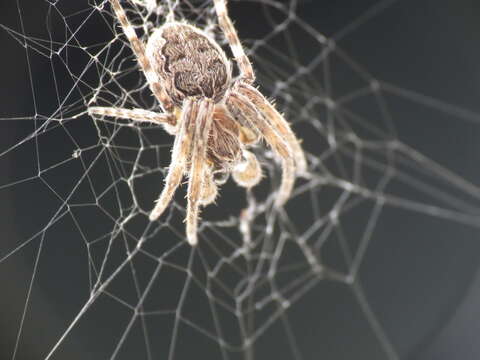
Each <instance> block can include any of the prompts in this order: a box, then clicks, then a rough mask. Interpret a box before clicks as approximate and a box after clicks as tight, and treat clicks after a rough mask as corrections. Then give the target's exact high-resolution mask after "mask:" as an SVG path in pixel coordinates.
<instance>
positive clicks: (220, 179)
mask: <svg viewBox="0 0 480 360" xmlns="http://www.w3.org/2000/svg"><path fill="white" fill-rule="evenodd" d="M229 176H230V174H229V173H228V172H225V171H216V172H215V173H214V174H213V181H215V184H217V185H223V184H225V183H226V182H227V180H228V177H229Z"/></svg>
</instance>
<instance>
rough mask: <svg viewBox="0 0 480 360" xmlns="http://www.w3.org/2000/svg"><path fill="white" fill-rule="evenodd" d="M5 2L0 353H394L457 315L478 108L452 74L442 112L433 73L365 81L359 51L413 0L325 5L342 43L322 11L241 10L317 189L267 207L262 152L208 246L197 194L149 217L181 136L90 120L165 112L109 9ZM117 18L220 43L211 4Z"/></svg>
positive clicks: (275, 168)
mask: <svg viewBox="0 0 480 360" xmlns="http://www.w3.org/2000/svg"><path fill="white" fill-rule="evenodd" d="M8 3H9V4H8V5H5V7H6V12H5V13H6V14H11V15H12V16H10V17H5V20H4V21H3V20H2V22H3V25H1V26H2V29H3V35H4V40H2V42H3V43H5V44H6V46H8V49H9V50H10V51H9V52H5V53H4V59H3V61H4V62H5V66H3V67H2V74H4V76H5V82H4V83H3V84H2V91H3V93H2V95H3V96H2V99H12V101H5V103H4V104H3V105H2V107H1V111H2V113H1V114H0V116H1V121H0V126H1V128H2V131H1V134H0V137H1V139H2V140H1V143H0V168H1V169H2V174H3V175H2V177H1V183H0V196H1V204H2V206H1V209H2V214H3V216H2V220H1V226H2V229H3V231H2V232H3V233H4V234H6V236H4V240H3V241H2V242H1V245H0V279H1V284H2V288H3V289H4V294H3V295H2V299H1V300H0V301H1V309H2V310H1V311H2V322H1V324H2V327H5V329H6V330H5V331H4V333H6V334H7V335H6V336H5V339H4V340H2V342H3V344H2V345H4V346H2V348H4V349H6V350H2V351H3V353H2V356H3V358H9V359H27V358H34V359H40V358H41V359H64V358H68V359H75V358H79V359H80V358H81V359H85V358H91V359H131V358H134V359H185V358H189V359H190V358H192V357H194V356H197V357H201V358H206V359H237V358H238V359H249V360H253V359H256V358H273V357H275V358H278V359H317V358H319V357H321V356H322V355H323V356H326V358H329V359H337V358H339V359H340V358H353V357H355V358H358V357H359V356H358V354H361V355H360V357H361V358H372V359H373V358H378V359H398V358H401V357H404V356H407V355H408V354H411V353H412V349H415V348H418V346H420V345H421V344H422V343H424V342H425V341H428V339H429V338H431V337H432V336H434V335H435V333H436V331H438V329H439V328H440V327H441V324H442V321H444V320H445V318H446V317H448V316H447V315H446V314H447V313H448V314H451V311H452V310H451V309H452V308H453V309H454V308H455V306H456V304H457V302H458V301H459V295H458V294H463V292H464V291H465V289H466V288H467V286H468V284H469V283H470V281H471V278H472V276H473V274H474V273H475V270H476V267H477V264H478V256H477V255H475V254H476V253H478V250H480V249H479V245H478V244H477V242H476V241H472V240H476V234H478V232H477V231H478V227H479V224H480V211H479V205H480V202H479V197H480V189H479V188H478V187H477V186H476V185H475V184H474V183H473V182H474V180H475V175H476V174H475V173H474V172H473V170H472V168H474V165H473V164H474V162H472V161H469V160H468V159H470V160H472V159H477V155H476V154H475V153H472V152H473V150H472V149H473V148H472V146H471V145H473V143H474V141H473V140H472V139H474V138H475V136H474V135H475V134H477V135H478V134H480V127H479V126H478V123H479V121H480V115H478V114H477V113H474V112H471V111H469V110H468V108H474V106H473V105H472V104H474V102H472V104H469V103H468V98H467V99H465V98H463V99H464V101H465V102H461V101H460V100H459V101H457V99H456V97H455V93H456V92H457V91H456V89H455V86H456V85H454V84H456V83H455V80H454V75H453V74H444V76H445V77H447V78H446V79H442V82H443V83H444V84H445V83H449V84H451V86H450V88H453V89H454V91H453V92H451V93H448V92H445V93H442V92H439V93H438V95H439V98H443V99H442V100H437V99H436V98H434V97H430V96H426V95H423V92H422V91H421V89H422V88H423V86H424V85H423V84H425V83H426V82H427V80H428V79H425V78H426V76H424V77H422V76H419V74H425V72H427V71H428V70H431V71H434V69H429V68H427V67H424V68H423V70H420V71H423V73H422V72H420V73H416V74H415V75H413V77H415V79H416V81H413V80H412V81H410V80H408V81H407V80H405V83H407V84H408V83H409V82H410V83H411V84H412V85H413V87H414V88H416V89H419V91H418V92H417V91H412V90H408V89H407V88H405V87H403V86H402V85H401V84H404V82H402V76H403V75H401V76H399V77H397V78H395V76H392V77H393V79H397V82H395V81H394V82H390V81H386V80H384V78H390V77H389V74H391V73H395V72H400V73H402V72H404V73H407V72H408V66H404V67H401V68H398V67H396V65H395V63H394V62H393V61H392V63H391V64H390V65H391V66H386V65H385V64H384V63H382V65H381V66H380V65H379V62H376V63H375V62H374V63H373V64H376V65H374V67H373V71H371V70H370V68H369V67H368V66H364V65H363V64H362V61H360V60H356V57H355V52H356V51H357V52H358V55H359V57H362V58H363V59H364V60H365V62H367V63H368V61H369V59H370V60H371V58H372V56H373V55H374V54H375V53H376V52H381V51H380V50H378V49H375V48H374V45H371V46H370V48H367V50H366V51H362V50H361V48H360V47H361V46H367V47H368V46H369V45H368V41H372V40H371V38H368V36H369V34H370V35H371V34H372V33H376V34H378V28H381V27H382V26H383V27H384V28H388V21H387V20H378V19H382V17H383V16H385V17H386V18H387V19H388V16H393V17H394V16H398V17H401V16H402V11H405V4H406V5H407V6H408V1H404V2H400V3H403V5H401V4H398V3H397V2H395V1H379V2H368V1H366V2H362V4H357V5H356V7H355V6H352V7H351V8H349V9H346V8H345V9H341V10H338V9H337V8H336V7H335V6H334V5H325V6H326V9H325V11H326V12H328V11H330V12H332V13H335V11H337V12H339V11H341V13H342V15H345V17H344V18H343V17H342V18H341V19H342V21H343V23H342V26H341V27H339V28H335V25H334V24H331V23H328V22H327V21H325V20H319V23H320V24H321V22H322V21H324V23H323V25H324V26H325V28H331V29H334V28H335V29H334V30H332V31H331V32H328V31H325V32H321V29H322V28H321V27H320V25H318V24H317V23H316V22H315V16H317V15H316V13H309V11H312V10H310V9H313V8H315V9H318V7H315V5H316V4H314V3H313V2H310V3H309V2H301V1H296V0H290V1H284V2H283V1H270V0H252V1H241V2H240V1H233V0H232V1H231V3H230V6H229V7H230V13H231V16H232V18H233V19H234V20H235V22H236V25H237V27H238V29H239V32H240V36H241V38H242V39H243V43H244V45H245V46H246V48H247V49H248V51H249V57H250V59H251V60H252V62H253V63H254V65H255V69H256V73H257V76H258V84H259V86H260V89H261V90H262V92H263V93H264V94H266V95H268V96H270V97H272V98H274V99H275V101H276V106H277V107H278V109H280V110H281V111H282V112H283V113H284V114H285V117H286V118H287V119H288V120H289V121H290V122H291V123H292V126H293V128H294V130H295V132H296V133H297V134H298V136H299V137H300V138H301V139H302V140H303V146H304V149H305V151H306V153H307V157H308V162H309V176H308V177H307V178H303V179H299V180H298V181H297V183H296V187H295V191H294V195H293V197H292V199H291V200H290V201H289V202H288V203H287V205H286V206H285V207H284V208H283V209H280V210H276V209H274V208H273V206H272V203H273V200H274V198H275V196H276V193H275V192H276V189H277V188H278V185H279V175H280V173H279V164H278V163H277V161H276V159H275V158H274V157H273V155H272V154H271V153H270V152H269V151H268V150H266V149H265V148H264V147H262V146H259V147H258V148H256V149H255V152H256V154H257V156H258V157H259V159H260V161H261V163H262V164H263V167H264V179H263V181H262V183H261V184H260V185H259V186H257V187H256V188H254V189H253V190H252V191H250V192H248V193H247V194H245V192H244V190H243V189H240V188H238V187H236V186H235V185H234V184H233V183H232V182H228V183H227V184H226V185H224V186H223V187H222V188H221V190H220V197H219V199H218V200H217V204H216V205H212V206H209V207H207V208H206V209H204V211H203V213H202V221H201V222H200V230H199V245H198V246H197V247H194V248H192V247H190V246H189V245H188V244H187V242H186V241H185V237H184V224H183V222H182V221H183V218H184V215H185V199H184V196H185V191H184V189H183V188H182V189H180V190H179V191H178V192H177V195H176V197H175V200H174V202H173V203H172V204H171V206H170V207H169V209H168V211H166V214H164V215H163V216H162V218H161V219H160V221H156V222H149V221H148V213H149V210H150V209H151V208H152V206H153V201H154V200H155V199H156V198H157V196H158V194H159V192H160V190H161V186H162V182H163V178H164V176H165V174H166V170H167V166H168V164H169V160H170V149H171V146H172V137H171V136H169V135H168V134H166V133H165V131H164V130H163V129H162V128H161V127H160V126H154V125H150V124H148V125H147V124H138V123H132V122H129V121H126V120H121V119H112V118H95V119H92V118H90V117H89V116H88V115H87V113H86V109H87V107H88V106H92V105H99V106H116V107H125V108H134V107H138V108H144V109H150V110H154V111H155V110H158V105H157V104H156V102H155V101H154V99H153V97H152V95H151V94H150V92H149V89H148V86H147V85H146V83H145V79H144V77H143V75H142V74H141V73H140V72H139V71H138V67H137V65H136V62H135V59H134V57H133V55H132V53H131V51H130V49H129V46H128V43H127V42H126V39H125V37H124V36H123V34H122V32H121V29H120V28H119V26H118V25H116V23H115V21H114V18H113V16H112V13H111V10H110V6H109V5H108V1H100V0H95V1H93V0H90V1H75V2H67V1H65V0H58V1H51V0H41V1H38V2H37V4H35V8H32V7H31V6H32V4H30V3H29V4H28V5H27V4H26V3H25V2H22V1H17V2H15V1H9V2H8ZM425 4H428V1H425ZM123 5H124V6H125V8H126V9H127V13H128V16H129V19H130V21H131V22H132V23H133V24H134V26H135V27H136V29H137V33H138V34H140V35H142V36H143V37H144V39H146V38H147V37H148V33H149V32H150V31H151V30H152V29H153V28H155V27H156V26H159V24H162V23H163V22H164V20H165V17H166V16H167V15H168V14H172V13H173V14H174V15H175V18H176V19H182V20H183V19H185V20H188V21H190V22H191V23H193V24H196V25H197V26H199V27H201V28H203V29H205V30H206V31H207V32H209V33H210V34H212V36H215V38H216V39H217V40H218V41H219V42H220V43H221V44H223V45H224V48H225V49H227V46H226V43H225V39H224V38H223V36H222V34H221V32H220V31H219V30H218V28H217V26H216V18H215V14H214V11H213V9H212V3H211V2H210V1H206V0H199V1H193V0H177V1H174V0H166V1H160V2H159V4H158V5H157V3H156V1H154V0H153V1H151V0H136V1H132V2H131V3H130V4H127V3H123ZM410 5H411V4H410ZM317 6H318V5H317ZM401 6H404V7H401ZM425 6H427V5H425ZM339 8H341V5H339ZM420 8H422V7H420ZM32 13H35V14H36V15H35V19H32V20H30V17H31V14H32ZM388 14H389V15H388ZM318 16H319V15H318ZM332 16H333V15H332ZM403 16H406V15H403ZM322 19H323V18H322ZM325 19H326V18H325ZM377 20H378V21H380V25H378V23H376V21H377ZM382 21H383V22H382ZM114 24H115V25H114ZM249 24H255V26H251V27H250V25H249ZM374 25H376V26H379V27H377V28H375V29H373V30H372V29H370V30H369V27H370V26H373V27H374ZM253 28H255V29H253ZM365 28H366V29H367V30H365V31H366V32H365V33H362V29H365ZM369 31H371V32H369ZM425 33H428V31H427V29H426V27H425ZM465 34H468V32H466V33H464V34H463V35H464V36H465ZM5 35H6V36H5ZM389 35H390V36H392V38H395V34H394V33H390V34H389ZM385 37H387V35H385ZM359 39H360V40H359ZM477 40H478V39H477ZM392 42H394V40H392ZM365 43H366V45H365ZM412 43H414V41H413V39H412ZM391 46H392V47H394V46H395V44H393V45H391ZM398 46H399V48H400V46H401V45H400V44H399V45H398ZM391 51H394V50H391ZM401 51H403V50H401ZM411 51H412V53H410V54H407V55H406V57H405V58H406V59H410V60H412V61H413V60H414V59H416V55H415V54H416V53H415V50H414V49H412V50H411ZM385 52H386V53H388V51H385ZM369 56H370V57H369ZM378 56H379V57H381V54H379V55H378ZM418 56H419V57H420V55H418ZM476 59H477V60H478V56H477V58H476ZM477 62H478V61H477ZM387 65H388V64H387ZM377 66H378V68H377V70H378V73H379V74H380V75H377V73H376V71H375V70H376V67H377ZM410 66H412V67H414V65H411V64H410ZM412 71H413V70H412ZM449 76H451V78H449ZM457 76H458V74H457ZM413 77H412V79H413ZM421 80H422V81H424V82H422V81H421ZM396 83H398V85H396ZM458 86H460V85H458ZM447 88H448V87H447ZM13 89H17V90H15V91H14V90H13ZM459 89H460V88H459ZM434 90H435V88H433V91H434ZM450 90H451V89H450ZM462 96H463V95H462ZM472 101H473V100H472ZM452 102H454V103H460V104H462V106H458V107H457V106H455V105H451V103H452ZM439 129H440V130H441V129H444V130H445V129H446V130H445V131H444V132H441V131H440V130H439ZM448 136H451V137H452V138H455V139H454V140H448V139H449V138H448ZM459 139H461V141H460V140H459ZM406 140H408V141H406ZM437 140H438V142H439V145H438V146H434V143H435V141H437ZM445 146H448V147H449V152H448V153H447V152H445V151H443V152H442V151H440V150H441V149H443V148H444V147H445ZM426 154H429V155H428V156H427V155H426ZM454 156H456V157H455V159H454ZM459 158H460V159H462V161H463V162H461V163H460V162H459V160H458V159H459ZM457 173H458V174H460V175H457ZM476 176H478V174H477V175H476ZM468 179H471V180H472V182H470V181H469V180H468ZM477 183H478V178H477ZM442 249H443V250H444V251H443V252H442V251H441V250H442ZM458 259H461V260H460V261H461V262H462V264H458V262H459V260H458ZM455 271H456V272H455ZM452 274H455V275H452ZM451 276H455V278H453V277H451ZM452 279H455V280H454V281H453V280H452ZM439 289H447V290H448V292H447V293H448V295H445V294H447V293H443V292H441V290H439ZM452 294H453V295H452ZM455 294H456V295H455ZM433 299H435V300H433ZM433 301H434V302H433ZM449 309H450V310H449ZM453 311H454V310H453ZM399 313H400V314H402V316H396V315H398V314H399ZM426 339H427V340H426ZM346 345H348V346H346Z"/></svg>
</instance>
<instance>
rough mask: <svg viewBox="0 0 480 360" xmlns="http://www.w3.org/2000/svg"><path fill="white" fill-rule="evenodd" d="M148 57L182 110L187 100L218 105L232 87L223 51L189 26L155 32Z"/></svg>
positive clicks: (182, 25)
mask: <svg viewBox="0 0 480 360" xmlns="http://www.w3.org/2000/svg"><path fill="white" fill-rule="evenodd" d="M147 56H148V57H149V58H150V59H151V61H152V66H153V69H154V70H155V72H156V73H157V74H158V75H159V76H160V77H161V78H162V79H163V80H164V82H165V90H166V92H167V94H168V95H169V96H170V97H171V99H172V100H173V102H174V103H175V104H176V105H177V106H179V107H181V105H182V102H183V99H184V98H185V97H187V96H193V97H206V98H210V99H213V100H215V101H216V102H218V101H220V100H221V99H222V97H223V95H224V94H225V91H226V90H227V87H228V85H229V83H230V77H231V74H230V66H229V63H228V60H227V59H226V56H225V54H224V52H223V51H222V49H221V48H220V47H219V46H218V45H216V44H215V43H214V42H213V41H212V40H211V39H209V38H208V37H207V35H206V34H204V33H203V32H202V31H201V30H198V29H196V28H194V27H193V26H190V25H186V24H181V23H170V24H168V25H165V26H164V27H161V28H159V29H158V30H156V31H155V32H154V33H153V34H152V36H151V37H150V39H149V41H148V44H147Z"/></svg>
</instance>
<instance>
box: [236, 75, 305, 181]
mask: <svg viewBox="0 0 480 360" xmlns="http://www.w3.org/2000/svg"><path fill="white" fill-rule="evenodd" d="M239 92H240V93H241V94H243V95H245V96H246V97H248V98H249V99H250V101H251V102H252V103H253V104H254V105H255V106H256V107H257V108H258V109H259V110H260V111H261V112H262V113H263V114H264V115H265V119H266V120H267V121H268V122H269V123H270V124H271V125H272V127H273V128H275V129H276V130H277V131H278V132H279V133H280V134H281V135H282V137H283V138H284V139H285V140H286V142H287V143H288V145H289V146H290V148H291V149H292V151H293V155H294V157H295V165H296V166H297V174H299V175H305V174H306V172H307V161H306V159H305V154H304V152H303V150H302V147H301V146H300V141H299V140H298V139H297V137H296V136H295V134H294V133H293V131H292V129H291V128H290V125H289V124H288V122H287V121H286V120H285V118H284V117H283V116H282V115H281V114H280V113H279V112H278V111H277V110H276V109H275V107H274V106H273V105H272V104H271V103H270V102H269V101H268V100H267V99H265V97H264V96H263V95H262V94H261V93H260V91H258V90H257V89H255V88H254V87H253V86H251V85H249V84H242V83H239Z"/></svg>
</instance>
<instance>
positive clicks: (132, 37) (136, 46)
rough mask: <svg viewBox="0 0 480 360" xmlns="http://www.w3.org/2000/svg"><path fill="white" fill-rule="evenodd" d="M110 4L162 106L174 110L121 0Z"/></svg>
mask: <svg viewBox="0 0 480 360" xmlns="http://www.w3.org/2000/svg"><path fill="white" fill-rule="evenodd" d="M110 4H111V5H112V9H113V11H114V12H115V15H116V17H117V19H118V22H119V23H120V25H121V27H122V30H123V33H124V34H125V36H126V37H127V39H128V42H129V43H130V45H131V47H132V50H133V53H134V54H135V56H136V58H137V61H138V63H139V64H140V68H141V69H142V71H143V73H144V74H145V77H146V78H147V81H148V85H149V86H150V90H151V91H152V93H153V94H154V95H155V97H156V98H157V100H158V101H159V102H160V104H161V105H162V108H163V109H164V110H165V111H167V112H172V111H173V104H172V102H171V101H170V100H169V98H168V97H167V95H166V94H165V91H164V89H163V87H162V85H161V84H160V81H159V78H158V75H157V73H156V72H155V71H154V70H153V68H152V65H151V64H150V61H149V60H148V57H147V56H146V55H145V45H144V43H143V42H142V41H141V40H140V39H139V38H138V36H137V34H136V32H135V29H134V28H133V26H132V25H131V24H130V21H128V18H127V14H126V13H125V10H124V9H123V7H122V5H120V1H119V0H110Z"/></svg>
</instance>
